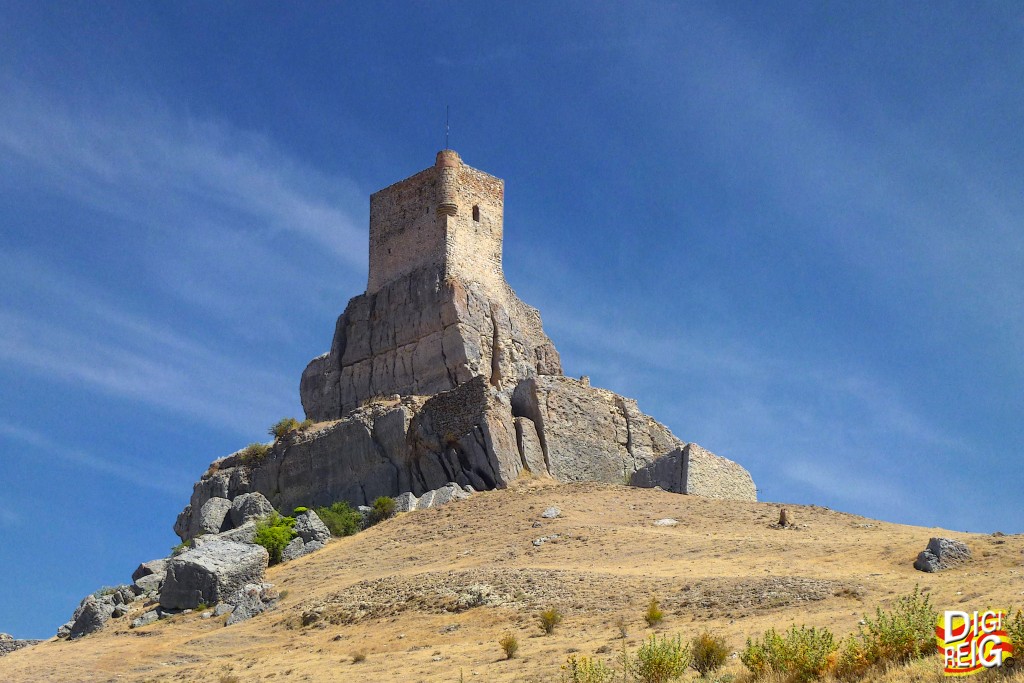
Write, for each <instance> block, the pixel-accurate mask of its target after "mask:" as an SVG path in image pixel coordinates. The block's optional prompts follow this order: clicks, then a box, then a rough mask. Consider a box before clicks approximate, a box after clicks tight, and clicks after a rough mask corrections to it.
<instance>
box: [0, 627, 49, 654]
mask: <svg viewBox="0 0 1024 683" xmlns="http://www.w3.org/2000/svg"><path fill="white" fill-rule="evenodd" d="M41 642H43V641H41V640H19V639H17V638H15V637H14V636H12V635H11V634H9V633H0V657H3V656H4V655H8V654H10V653H12V652H14V651H15V650H20V649H21V648H23V647H31V646H32V645H35V644H36V643H41Z"/></svg>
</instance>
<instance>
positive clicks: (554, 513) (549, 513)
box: [540, 505, 562, 519]
mask: <svg viewBox="0 0 1024 683" xmlns="http://www.w3.org/2000/svg"><path fill="white" fill-rule="evenodd" d="M540 516H541V517H543V518H544V519H554V518H555V517H561V516H562V511H561V510H560V509H558V508H556V507H555V506H553V505H552V506H551V507H549V508H548V509H546V510H544V512H542V513H540Z"/></svg>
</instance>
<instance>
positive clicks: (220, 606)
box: [213, 602, 235, 617]
mask: <svg viewBox="0 0 1024 683" xmlns="http://www.w3.org/2000/svg"><path fill="white" fill-rule="evenodd" d="M234 609H235V606H234V605H232V604H230V603H227V602H220V603H217V606H216V607H214V608H213V616H215V617H222V616H224V615H225V614H231V612H232V611H233V610H234Z"/></svg>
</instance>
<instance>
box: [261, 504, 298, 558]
mask: <svg viewBox="0 0 1024 683" xmlns="http://www.w3.org/2000/svg"><path fill="white" fill-rule="evenodd" d="M293 526H295V518H294V517H282V516H280V515H279V514H277V513H276V512H275V513H273V514H272V515H270V516H269V517H267V518H266V519H262V520H260V521H259V522H257V523H256V536H255V538H254V539H253V541H254V542H255V543H256V544H257V545H261V546H263V547H264V548H266V549H267V552H268V553H270V564H277V563H278V562H280V561H281V551H282V550H284V549H285V546H287V545H288V543H289V542H290V541H291V540H292V539H293V538H295V537H296V536H297V535H298V534H296V533H295V531H293V530H292V527H293Z"/></svg>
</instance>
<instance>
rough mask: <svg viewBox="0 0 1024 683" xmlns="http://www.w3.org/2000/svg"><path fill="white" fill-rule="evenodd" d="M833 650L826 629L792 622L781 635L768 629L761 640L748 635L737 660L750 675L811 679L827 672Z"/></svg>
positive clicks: (800, 679)
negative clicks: (772, 674) (798, 626)
mask: <svg viewBox="0 0 1024 683" xmlns="http://www.w3.org/2000/svg"><path fill="white" fill-rule="evenodd" d="M835 650H836V643H835V638H834V637H833V636H832V633H831V632H830V631H829V630H828V629H825V628H823V629H815V628H807V627H806V626H801V627H800V628H797V627H796V625H793V626H791V627H790V629H789V631H787V632H786V633H785V634H783V635H779V634H778V633H777V632H776V631H775V629H769V630H768V631H767V632H766V633H765V634H764V638H763V639H761V640H758V641H751V640H750V639H749V638H748V639H747V645H746V647H745V648H744V649H743V652H741V653H740V661H741V662H743V664H744V666H746V667H747V668H748V669H749V670H750V673H751V674H753V676H754V678H760V677H762V676H764V675H766V674H768V673H769V672H774V673H779V674H783V675H786V676H788V677H789V678H790V679H792V680H795V681H800V682H803V681H812V680H817V679H819V678H821V677H822V676H823V675H825V672H826V671H828V668H829V662H830V657H831V655H832V653H833V652H835Z"/></svg>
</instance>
